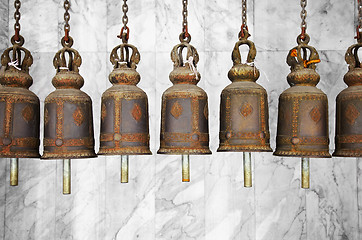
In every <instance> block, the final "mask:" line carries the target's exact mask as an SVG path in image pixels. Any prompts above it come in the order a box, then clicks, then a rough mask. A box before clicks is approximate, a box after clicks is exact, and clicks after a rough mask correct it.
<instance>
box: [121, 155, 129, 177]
mask: <svg viewBox="0 0 362 240" xmlns="http://www.w3.org/2000/svg"><path fill="white" fill-rule="evenodd" d="M121 183H128V155H122V156H121Z"/></svg>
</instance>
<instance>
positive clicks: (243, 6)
mask: <svg viewBox="0 0 362 240" xmlns="http://www.w3.org/2000/svg"><path fill="white" fill-rule="evenodd" d="M246 12H247V5H246V0H242V1H241V18H242V20H241V24H242V25H241V26H243V28H246V27H247V22H246V20H247V15H246Z"/></svg>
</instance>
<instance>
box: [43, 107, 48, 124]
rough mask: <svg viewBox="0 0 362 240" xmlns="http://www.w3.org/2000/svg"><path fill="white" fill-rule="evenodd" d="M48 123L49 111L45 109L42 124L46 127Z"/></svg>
mask: <svg viewBox="0 0 362 240" xmlns="http://www.w3.org/2000/svg"><path fill="white" fill-rule="evenodd" d="M48 122H49V111H48V109H47V108H45V111H44V124H45V125H47V124H48Z"/></svg>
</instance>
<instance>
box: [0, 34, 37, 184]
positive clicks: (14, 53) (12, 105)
mask: <svg viewBox="0 0 362 240" xmlns="http://www.w3.org/2000/svg"><path fill="white" fill-rule="evenodd" d="M11 43H12V44H13V46H12V47H10V48H8V49H6V50H5V51H4V53H3V54H2V56H1V65H2V67H1V70H0V83H1V86H0V124H1V131H0V157H1V158H13V159H12V161H11V176H10V183H11V185H17V182H18V178H17V162H18V160H17V158H38V157H40V155H39V143H40V141H39V121H40V104H39V99H38V97H37V96H36V95H35V94H34V93H33V92H31V91H29V87H30V86H31V85H32V84H33V79H32V77H31V76H30V75H29V67H30V66H31V65H32V64H33V57H32V56H31V53H30V52H29V51H28V50H27V49H26V48H24V47H22V46H23V44H24V38H23V37H22V36H21V35H19V41H18V42H16V41H15V39H14V36H13V37H12V38H11Z"/></svg>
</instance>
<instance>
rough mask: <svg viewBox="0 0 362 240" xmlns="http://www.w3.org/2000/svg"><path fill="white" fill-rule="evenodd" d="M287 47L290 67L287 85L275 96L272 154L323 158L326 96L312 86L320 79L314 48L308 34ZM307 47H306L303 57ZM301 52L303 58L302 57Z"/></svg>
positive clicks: (326, 148)
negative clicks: (276, 100) (275, 131)
mask: <svg viewBox="0 0 362 240" xmlns="http://www.w3.org/2000/svg"><path fill="white" fill-rule="evenodd" d="M297 42H298V46H297V47H295V48H293V49H292V50H290V51H289V54H288V57H287V63H288V65H289V66H290V67H291V73H289V75H288V77H287V80H288V83H289V85H290V86H291V88H289V89H287V90H285V91H284V92H283V93H282V94H281V95H280V97H279V112H278V129H277V139H276V142H277V145H276V151H275V152H274V155H277V156H290V157H292V156H300V157H314V158H326V157H331V156H330V154H329V131H328V100H327V96H326V94H324V93H323V92H322V91H321V90H320V89H318V88H316V85H317V84H318V82H319V80H320V76H319V74H318V73H317V72H316V71H315V68H316V66H315V64H316V63H318V62H320V60H319V55H318V52H317V50H316V49H315V48H314V47H311V46H309V45H308V42H309V36H308V35H306V38H305V40H304V41H303V42H302V41H301V39H300V36H299V37H298V40H297ZM307 50H309V51H310V56H309V59H308V60H307V56H306V53H307ZM302 53H303V58H302Z"/></svg>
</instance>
